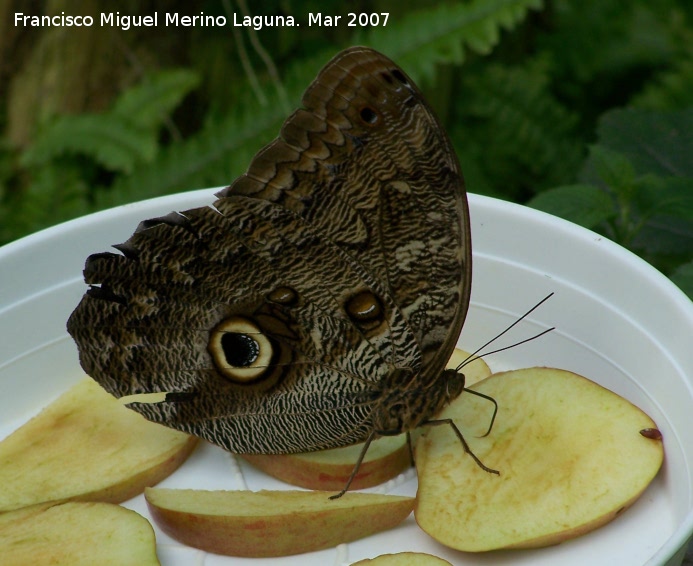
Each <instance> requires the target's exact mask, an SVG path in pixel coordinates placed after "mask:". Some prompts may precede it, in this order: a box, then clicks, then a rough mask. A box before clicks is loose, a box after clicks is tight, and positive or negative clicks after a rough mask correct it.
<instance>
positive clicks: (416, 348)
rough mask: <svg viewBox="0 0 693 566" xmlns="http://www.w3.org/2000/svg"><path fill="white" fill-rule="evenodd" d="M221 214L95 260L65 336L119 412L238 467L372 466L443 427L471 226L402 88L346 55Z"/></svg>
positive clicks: (197, 215)
mask: <svg viewBox="0 0 693 566" xmlns="http://www.w3.org/2000/svg"><path fill="white" fill-rule="evenodd" d="M216 196H217V200H216V201H215V202H214V203H213V204H211V205H210V206H204V207H201V208H195V209H191V210H186V211H183V212H173V213H171V214H169V215H167V216H163V217H160V218H154V219H149V220H145V221H143V222H141V223H140V225H139V226H138V227H137V229H136V230H135V232H134V233H133V234H132V236H131V237H130V238H129V239H128V240H127V241H126V242H125V243H122V244H119V245H116V246H114V247H115V248H116V252H104V253H96V254H93V255H91V256H90V257H89V258H88V259H87V261H86V266H85V269H84V278H85V282H86V283H87V284H88V285H89V289H88V290H87V291H86V293H85V295H84V296H83V298H82V300H81V302H80V303H79V305H78V306H77V308H76V309H75V310H74V312H73V313H72V315H71V316H70V318H69V321H68V323H67V329H68V331H69V333H70V334H71V335H72V337H73V338H74V340H75V342H76V343H77V346H78V349H79V356H80V363H81V365H82V367H83V368H84V370H85V371H86V372H87V373H88V374H89V375H91V376H92V377H93V378H94V379H95V380H96V381H97V382H98V383H100V384H101V385H102V386H103V387H104V388H105V389H106V390H107V391H109V392H110V393H111V394H113V395H115V396H116V397H122V396H127V395H134V394H140V393H151V392H164V393H166V397H165V400H164V401H162V402H158V403H144V402H133V403H131V404H129V405H128V406H129V407H130V408H131V409H133V410H135V411H137V412H139V413H141V414H142V415H144V416H145V417H146V418H147V419H149V420H151V421H154V422H157V423H162V424H164V425H167V426H169V427H173V428H176V429H179V430H182V431H185V432H187V433H190V434H194V435H197V436H199V437H202V438H205V439H207V440H208V441H210V442H212V443H214V444H217V445H219V446H221V447H223V448H225V449H226V450H228V451H230V452H233V453H255V454H277V453H292V452H307V451H316V450H323V449H328V448H337V447H341V446H346V445H351V444H355V443H359V442H364V441H365V442H366V448H365V449H364V451H363V452H362V456H363V454H365V450H366V449H367V445H368V443H370V441H371V440H372V439H374V438H377V437H378V436H384V435H393V434H400V433H402V432H408V431H410V430H412V429H414V428H416V427H418V426H421V425H424V424H437V423H438V421H435V418H434V417H435V415H436V414H437V413H438V412H439V411H440V410H441V409H442V408H443V407H444V406H445V405H447V404H448V403H449V402H450V401H451V400H453V399H455V398H456V397H457V396H459V395H460V394H461V392H462V391H463V389H464V376H463V374H462V373H459V372H457V371H455V370H446V369H445V365H446V362H447V360H448V358H449V357H450V355H451V353H452V351H453V348H454V347H455V344H456V342H457V338H458V335H459V334H460V331H461V328H462V325H463V322H464V319H465V316H466V313H467V310H468V306H469V298H470V291H471V272H472V271H471V270H472V255H471V237H470V225H469V211H468V205H467V198H466V193H465V189H464V182H463V179H462V174H461V171H460V166H459V163H458V160H457V157H456V155H455V152H454V150H453V148H452V146H451V143H450V140H449V139H448V137H447V135H446V133H445V131H444V129H443V128H442V126H441V125H440V123H439V122H438V120H437V119H436V117H435V116H434V114H433V111H432V110H431V108H430V107H429V105H428V104H427V103H426V101H425V100H424V97H423V95H422V93H421V91H420V90H419V89H418V88H417V87H416V86H415V84H414V83H413V81H412V80H411V79H410V78H409V77H408V76H407V75H406V73H405V72H404V71H403V70H402V69H400V68H399V67H398V66H397V65H396V64H395V63H393V62H392V61H391V60H390V59H388V58H387V57H385V56H384V55H382V54H380V53H378V52H377V51H374V50H373V49H369V48H366V47H352V48H349V49H346V50H345V51H342V52H341V53H339V54H338V55H336V56H335V57H334V58H333V59H332V60H331V61H330V62H328V63H327V65H326V66H325V67H324V68H323V69H322V70H321V71H320V73H319V74H318V76H317V78H316V79H315V80H314V82H313V83H312V84H311V85H310V86H309V87H308V89H307V90H306V92H305V93H304V95H303V99H302V108H299V109H298V110H296V111H295V112H294V113H293V114H292V115H291V116H290V117H289V118H288V119H287V120H286V122H285V123H284V124H283V126H282V128H281V132H280V135H279V137H278V138H277V139H275V140H274V141H273V142H271V143H270V144H269V145H267V146H266V147H264V148H263V149H262V150H260V151H259V153H258V154H257V155H256V156H255V157H254V158H253V160H252V161H251V163H250V166H249V167H248V170H247V172H246V173H245V174H244V175H242V176H241V177H239V178H238V179H236V181H234V182H233V184H231V185H230V186H229V187H227V188H225V189H223V190H222V191H221V192H219V193H218V194H217V195H216ZM458 436H459V437H460V439H461V440H462V442H463V444H464V440H463V439H462V436H461V435H460V434H459V432H458ZM464 446H465V448H466V449H467V450H468V447H467V446H466V444H464ZM468 451H469V450H468ZM475 459H476V458H475ZM479 464H480V465H482V464H481V463H480V462H479ZM357 466H358V465H357ZM482 466H483V465H482ZM485 469H486V468H485ZM489 471H493V470H489Z"/></svg>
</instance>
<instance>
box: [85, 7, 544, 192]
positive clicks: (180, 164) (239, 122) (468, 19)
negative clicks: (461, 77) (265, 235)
mask: <svg viewBox="0 0 693 566" xmlns="http://www.w3.org/2000/svg"><path fill="white" fill-rule="evenodd" d="M540 6H541V0H474V1H473V2H471V3H468V4H450V5H442V6H437V7H435V8H426V9H422V10H419V11H416V12H412V13H410V14H409V15H408V16H407V17H406V18H404V19H402V20H401V21H396V20H392V21H391V23H388V26H387V27H386V28H378V29H377V30H376V31H377V33H372V34H366V36H361V35H359V34H357V35H356V36H355V37H354V39H353V41H352V42H350V43H352V44H358V43H363V44H367V45H372V46H373V47H375V48H376V49H379V50H381V51H383V53H385V54H386V55H388V56H389V57H392V58H393V59H395V60H396V61H397V62H398V63H400V64H401V65H402V66H403V67H404V68H405V69H406V70H407V72H408V73H409V74H410V75H412V77H413V78H414V79H415V80H419V79H420V78H421V77H422V75H424V74H426V73H429V74H430V73H431V72H432V71H433V70H434V69H435V65H436V64H437V63H446V62H459V61H461V60H462V58H463V48H464V45H467V46H468V47H469V48H470V49H472V50H475V51H477V52H480V53H481V52H487V51H488V50H490V49H491V48H492V47H493V46H494V45H495V43H496V42H497V41H498V36H499V31H500V29H501V28H504V27H505V28H509V27H512V26H513V25H516V24H517V23H518V22H519V21H521V19H522V18H523V17H525V15H526V14H527V11H528V10H529V9H531V8H539V7H540ZM424 24H425V25H424ZM336 52H337V49H336V48H335V49H329V50H325V51H324V52H320V53H316V54H315V55H313V56H311V57H310V58H304V59H301V60H298V61H296V62H295V63H294V64H293V65H291V66H290V67H289V68H287V70H286V72H285V73H284V86H285V90H286V92H287V95H288V98H289V100H290V101H291V103H292V104H293V105H295V106H298V104H299V101H300V96H301V93H302V92H303V90H304V89H305V88H306V85H308V84H309V83H310V82H311V80H312V79H313V78H314V77H315V75H316V73H317V72H318V71H319V69H320V68H321V67H322V65H324V64H325V61H327V60H328V59H330V58H331V57H332V56H333V55H335V54H336ZM245 90H246V91H247V92H251V90H250V89H245ZM234 107H236V108H239V109H240V110H238V111H236V112H232V113H231V114H230V115H229V116H228V117H227V118H225V119H223V120H220V121H215V122H210V123H209V124H207V125H206V126H205V128H204V129H203V130H202V131H201V132H200V133H198V134H197V135H195V136H193V137H191V138H190V139H188V140H186V141H184V142H181V143H174V144H171V145H170V146H169V147H168V148H166V149H164V150H162V151H161V154H160V156H159V158H157V160H156V161H155V162H153V163H150V164H147V166H140V167H138V168H137V169H136V170H135V171H134V172H133V174H132V175H131V176H128V177H121V178H119V179H118V181H117V182H116V183H115V184H114V185H113V186H112V187H111V188H110V189H109V190H107V191H104V192H103V193H102V194H100V195H98V196H97V202H98V204H99V205H100V206H106V205H115V204H119V203H123V202H129V201H131V200H136V199H143V198H149V197H153V196H158V195H162V194H168V193H172V192H175V191H179V190H182V189H186V188H193V187H203V186H212V187H214V186H221V185H226V184H228V183H230V182H231V181H232V180H233V179H234V178H235V177H236V176H237V175H239V174H241V173H242V172H243V171H244V170H245V168H246V167H247V165H248V162H249V161H250V159H251V158H252V156H253V155H254V154H255V152H256V151H257V150H259V149H260V148H261V147H262V146H263V145H265V144H266V143H268V142H270V141H271V140H272V139H274V137H276V136H277V134H278V132H279V128H280V127H281V124H282V121H283V120H284V119H285V118H286V114H285V112H283V111H282V105H281V104H280V103H279V101H278V100H272V101H270V103H269V104H267V105H264V106H260V105H259V104H257V103H256V102H255V101H252V100H249V99H245V100H236V101H234Z"/></svg>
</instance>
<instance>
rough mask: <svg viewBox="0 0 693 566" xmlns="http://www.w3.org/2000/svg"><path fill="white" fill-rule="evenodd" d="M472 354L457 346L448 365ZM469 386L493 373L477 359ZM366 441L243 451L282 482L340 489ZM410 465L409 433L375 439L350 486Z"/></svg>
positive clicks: (357, 486) (372, 481) (469, 367)
mask: <svg viewBox="0 0 693 566" xmlns="http://www.w3.org/2000/svg"><path fill="white" fill-rule="evenodd" d="M468 357H469V354H468V353H467V352H464V351H463V350H460V349H457V348H456V349H455V351H454V352H453V354H452V356H451V357H450V361H449V362H448V364H447V367H449V368H450V367H456V366H457V365H459V364H460V363H461V362H463V361H464V360H466V359H467V358H468ZM463 372H464V374H465V381H466V383H467V385H470V384H472V383H476V382H478V381H480V380H482V379H485V378H486V377H488V376H489V375H491V370H490V369H489V367H488V366H487V365H486V362H484V360H482V359H480V358H478V359H476V360H474V361H473V362H472V363H470V364H469V365H467V366H465V368H464V370H463ZM362 448H363V444H355V445H354V446H345V447H344V448H335V449H332V450H321V451H319V452H305V453H300V454H241V455H240V456H241V458H243V459H244V460H246V461H247V462H249V463H250V464H252V465H253V466H255V467H256V468H258V469H259V470H262V471H263V472H265V473H266V474H269V475H270V476H272V477H275V478H277V479H279V480H281V481H284V482H286V483H289V484H291V485H295V486H298V487H304V488H306V489H314V490H318V491H338V490H341V489H342V488H343V487H344V486H345V485H346V482H347V480H348V479H349V476H350V475H351V473H352V471H353V470H354V465H355V463H356V461H357V460H358V457H359V455H360V454H361V450H362ZM410 465H411V455H410V454H409V447H408V446H407V438H406V435H404V434H403V435H400V436H387V437H383V438H378V439H377V440H375V441H373V442H372V443H371V445H370V446H369V448H368V452H367V453H366V456H365V458H364V460H363V462H362V463H361V466H360V467H359V470H358V473H357V474H356V475H355V476H354V479H353V481H352V482H351V486H350V489H352V490H355V489H365V488H368V487H373V486H375V485H379V484H381V483H384V482H386V481H388V480H391V479H392V478H395V477H397V476H398V475H399V474H401V473H402V472H404V471H405V470H406V469H407V468H409V466H410Z"/></svg>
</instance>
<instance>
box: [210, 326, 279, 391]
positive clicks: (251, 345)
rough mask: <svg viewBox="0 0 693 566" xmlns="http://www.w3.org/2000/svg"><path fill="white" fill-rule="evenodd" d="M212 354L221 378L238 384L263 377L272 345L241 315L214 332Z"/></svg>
mask: <svg viewBox="0 0 693 566" xmlns="http://www.w3.org/2000/svg"><path fill="white" fill-rule="evenodd" d="M208 350H209V353H210V354H211V355H212V359H213V360H214V365H215V366H216V367H217V369H218V370H219V371H220V372H221V373H222V375H223V376H224V377H226V378H228V379H230V380H231V381H234V382H236V383H249V382H252V381H255V380H257V379H259V378H261V377H262V376H263V375H264V374H265V372H266V371H267V369H268V367H269V363H270V360H271V359H272V344H271V342H270V341H269V340H268V338H267V336H265V335H264V334H263V333H262V331H261V330H260V329H259V328H258V326H257V325H256V324H255V323H254V322H252V321H250V320H248V319H247V318H243V317H240V316H233V317H231V318H227V319H226V320H224V321H222V322H221V323H220V324H219V325H218V326H217V327H216V328H215V329H214V330H213V331H212V333H211V335H210V340H209V345H208Z"/></svg>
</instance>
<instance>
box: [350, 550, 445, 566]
mask: <svg viewBox="0 0 693 566" xmlns="http://www.w3.org/2000/svg"><path fill="white" fill-rule="evenodd" d="M351 566H452V564H450V562H448V561H447V560H443V559H442V558H438V557H437V556H433V555H432V554H424V553H423V552H398V553H396V554H381V555H380V556H376V557H375V558H366V559H365V560H359V561H358V562H354V563H353V564H352V565H351Z"/></svg>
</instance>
